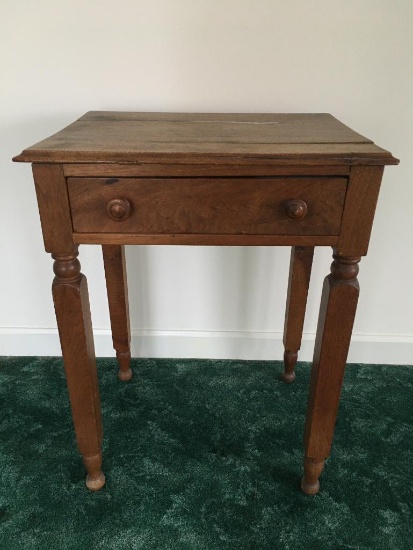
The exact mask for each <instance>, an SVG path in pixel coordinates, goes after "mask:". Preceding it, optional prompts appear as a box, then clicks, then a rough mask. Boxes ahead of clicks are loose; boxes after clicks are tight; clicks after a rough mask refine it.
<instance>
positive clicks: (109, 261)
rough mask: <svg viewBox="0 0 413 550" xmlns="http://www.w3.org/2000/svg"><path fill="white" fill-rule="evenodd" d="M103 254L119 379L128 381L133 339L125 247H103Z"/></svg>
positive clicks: (130, 371)
mask: <svg viewBox="0 0 413 550" xmlns="http://www.w3.org/2000/svg"><path fill="white" fill-rule="evenodd" d="M102 252H103V262H104V266H105V277H106V288H107V293H108V301H109V313H110V323H111V326H112V341H113V347H114V349H115V350H116V357H117V359H118V364H119V370H118V378H119V379H120V380H123V381H126V380H130V379H131V378H132V370H131V368H130V358H131V353H130V340H131V338H130V322H129V303H128V285H127V280H126V262H125V247H124V246H118V245H102Z"/></svg>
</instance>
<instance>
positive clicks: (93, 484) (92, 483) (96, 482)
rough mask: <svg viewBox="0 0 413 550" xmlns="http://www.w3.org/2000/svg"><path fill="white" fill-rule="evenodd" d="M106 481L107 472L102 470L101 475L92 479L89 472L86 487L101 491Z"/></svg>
mask: <svg viewBox="0 0 413 550" xmlns="http://www.w3.org/2000/svg"><path fill="white" fill-rule="evenodd" d="M105 481H106V479H105V474H104V473H103V472H100V475H99V477H97V478H96V479H92V478H91V477H90V475H89V474H88V475H87V476H86V487H87V488H88V489H89V490H90V491H99V490H100V489H102V487H103V486H104V485H105Z"/></svg>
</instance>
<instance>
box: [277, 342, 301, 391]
mask: <svg viewBox="0 0 413 550" xmlns="http://www.w3.org/2000/svg"><path fill="white" fill-rule="evenodd" d="M297 358H298V353H294V352H293V351H289V350H285V352H284V372H282V373H281V375H280V378H281V380H282V381H283V382H286V383H287V384H291V383H292V382H294V380H295V372H294V368H295V365H296V364H297Z"/></svg>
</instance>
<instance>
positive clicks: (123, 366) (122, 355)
mask: <svg viewBox="0 0 413 550" xmlns="http://www.w3.org/2000/svg"><path fill="white" fill-rule="evenodd" d="M116 357H117V359H118V364H119V370H118V378H119V380H122V382H127V381H128V380H130V379H131V378H132V369H131V368H130V351H126V352H120V351H118V352H116Z"/></svg>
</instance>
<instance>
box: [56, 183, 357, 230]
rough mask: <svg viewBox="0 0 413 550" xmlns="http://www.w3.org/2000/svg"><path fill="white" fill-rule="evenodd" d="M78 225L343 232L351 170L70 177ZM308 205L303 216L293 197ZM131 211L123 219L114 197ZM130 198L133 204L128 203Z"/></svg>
mask: <svg viewBox="0 0 413 550" xmlns="http://www.w3.org/2000/svg"><path fill="white" fill-rule="evenodd" d="M67 182H68V191H69V199H70V205H71V210H72V218H73V227H74V231H75V232H76V233H100V232H102V233H123V234H128V233H135V234H162V233H165V234H186V235H188V234H208V235H214V234H217V235H223V234H229V235H231V234H239V235H272V234H273V235H338V234H339V232H340V224H341V216H342V209H343V204H344V198H345V193H346V185H347V179H346V178H253V179H245V178H227V179H220V178H213V179H205V178H197V179H188V178H185V179H162V178H157V179H143V178H142V179H131V178H110V179H107V178H87V179H83V178H68V180H67ZM291 199H300V200H302V201H304V202H305V203H306V205H307V214H306V215H305V216H304V217H303V218H301V219H292V218H291V217H290V216H289V211H288V201H289V200H291ZM116 200H118V201H124V202H125V206H127V207H128V208H129V210H130V215H129V216H127V217H126V219H123V221H120V222H118V221H115V220H114V219H112V218H111V217H110V214H109V213H108V211H107V207H108V204H109V203H111V201H116ZM128 205H129V206H128Z"/></svg>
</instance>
